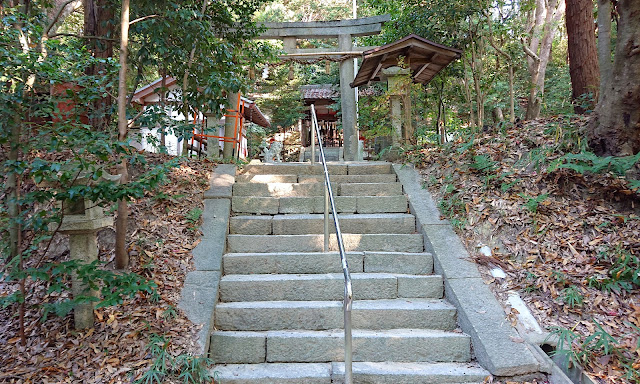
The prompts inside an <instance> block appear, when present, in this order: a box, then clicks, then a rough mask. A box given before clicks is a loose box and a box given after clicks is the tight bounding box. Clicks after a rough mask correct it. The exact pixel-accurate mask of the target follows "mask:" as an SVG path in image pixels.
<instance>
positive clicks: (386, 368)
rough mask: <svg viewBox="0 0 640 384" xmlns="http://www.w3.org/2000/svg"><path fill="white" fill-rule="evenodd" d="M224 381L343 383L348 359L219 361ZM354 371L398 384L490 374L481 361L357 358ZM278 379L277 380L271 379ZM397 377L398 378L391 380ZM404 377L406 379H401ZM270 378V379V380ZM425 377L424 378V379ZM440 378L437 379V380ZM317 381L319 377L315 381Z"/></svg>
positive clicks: (461, 379) (478, 379)
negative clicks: (345, 364)
mask: <svg viewBox="0 0 640 384" xmlns="http://www.w3.org/2000/svg"><path fill="white" fill-rule="evenodd" d="M210 372H211V373H212V374H213V373H214V372H215V373H216V374H217V376H218V377H219V378H220V379H221V380H222V382H224V383H233V380H242V382H243V383H246V382H247V380H256V381H255V383H256V384H257V383H261V384H265V383H266V384H275V383H286V384H294V383H295V384H299V383H302V382H304V383H310V381H300V380H303V379H309V380H313V379H316V380H318V381H317V383H326V384H329V383H333V384H338V383H343V382H344V363H341V362H331V363H260V364H226V365H216V366H214V367H213V368H212V369H211V371H210ZM352 372H353V374H354V376H355V378H356V379H357V378H358V377H360V376H364V375H368V376H369V377H370V376H372V375H375V376H383V375H384V376H389V377H390V378H389V379H388V380H387V381H385V382H387V383H389V382H394V383H397V384H409V383H411V384H417V383H420V382H423V381H415V380H413V381H411V380H410V377H411V378H420V377H422V378H426V377H429V378H430V379H429V381H428V382H432V383H435V382H437V383H442V384H448V383H482V382H485V379H488V378H489V377H490V374H489V372H487V371H486V370H485V369H484V368H482V367H480V366H479V365H478V364H477V363H402V362H382V363H377V362H354V363H353V365H352ZM271 379H273V380H277V381H271ZM393 379H396V380H394V381H391V380H393ZM398 379H403V381H398ZM266 380H269V381H266ZM423 380H424V379H423ZM435 380H437V381H435ZM313 383H316V381H313Z"/></svg>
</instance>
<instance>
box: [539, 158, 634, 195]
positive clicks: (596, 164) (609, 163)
mask: <svg viewBox="0 0 640 384" xmlns="http://www.w3.org/2000/svg"><path fill="white" fill-rule="evenodd" d="M638 160H640V153H638V154H637V155H634V156H623V157H614V156H607V157H600V156H598V155H596V154H595V153H593V152H589V151H583V152H580V153H568V154H566V155H564V156H562V157H561V158H559V159H558V160H556V161H555V162H554V163H553V165H552V167H551V170H556V169H560V168H565V169H571V170H573V171H575V172H577V173H580V174H585V173H594V174H598V173H602V172H606V171H611V172H613V173H615V174H616V175H618V176H623V175H624V174H625V172H627V171H628V170H629V169H631V168H632V167H633V166H634V165H635V164H636V163H637V162H638ZM635 185H636V187H637V186H640V183H638V182H636V183H635ZM632 188H633V187H632Z"/></svg>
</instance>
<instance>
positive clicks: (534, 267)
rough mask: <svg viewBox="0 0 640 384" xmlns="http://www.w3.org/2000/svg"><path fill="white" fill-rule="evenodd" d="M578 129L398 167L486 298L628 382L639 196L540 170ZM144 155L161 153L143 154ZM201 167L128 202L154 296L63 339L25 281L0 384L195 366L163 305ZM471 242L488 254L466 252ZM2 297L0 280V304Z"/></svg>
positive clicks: (421, 154)
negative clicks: (450, 230) (516, 298)
mask: <svg viewBox="0 0 640 384" xmlns="http://www.w3.org/2000/svg"><path fill="white" fill-rule="evenodd" d="M584 123H585V120H583V119H580V118H560V117H558V118H554V119H546V120H538V121H534V122H529V123H526V124H524V125H517V126H515V127H513V128H505V129H502V130H495V131H491V132H482V133H478V134H475V135H469V136H465V137H461V138H459V139H458V140H457V141H456V142H454V143H451V144H447V145H445V146H442V147H440V146H431V147H424V148H421V149H419V150H414V151H411V152H408V153H407V156H408V158H407V161H411V162H414V163H416V165H417V166H418V167H419V168H420V169H421V172H422V173H423V175H424V180H425V184H426V185H427V186H428V187H429V189H430V190H431V192H432V193H433V194H434V197H435V198H436V199H437V200H438V201H439V202H440V209H441V212H442V213H443V216H445V217H447V218H448V219H449V220H450V221H451V222H452V224H453V225H454V226H455V227H456V229H457V230H458V232H459V234H460V235H461V237H462V238H463V239H464V240H465V241H466V243H467V247H468V249H469V250H470V254H472V255H473V257H474V258H475V260H476V261H477V262H478V263H479V264H481V265H482V266H484V267H483V270H484V272H488V268H486V267H493V266H499V267H500V268H502V269H503V270H504V271H505V272H506V278H504V279H501V278H493V277H491V275H489V274H488V273H487V274H486V278H487V280H488V281H489V282H490V284H491V287H492V288H493V290H494V292H495V293H496V295H497V296H498V297H499V298H501V299H506V295H507V292H508V291H509V290H515V291H518V292H519V293H520V295H521V296H522V297H523V299H524V300H525V301H526V302H527V303H528V304H529V308H530V309H531V310H532V311H533V313H534V315H535V316H536V318H537V319H538V321H539V322H540V324H541V325H542V326H543V327H546V328H547V329H552V328H553V327H558V329H565V331H563V332H564V333H563V335H564V336H568V337H569V338H570V339H571V340H570V344H571V345H572V347H573V351H574V352H573V356H574V358H575V359H576V360H577V361H578V362H580V363H581V365H583V366H584V367H585V369H586V370H587V372H589V374H590V375H591V376H592V377H596V378H599V379H600V380H601V382H603V383H622V382H638V380H639V375H638V369H640V359H639V356H640V350H639V349H638V340H639V334H640V328H639V327H640V303H638V292H639V291H638V283H639V282H640V262H639V259H638V253H639V252H640V217H639V212H638V210H639V209H640V197H639V196H638V195H637V194H636V193H635V192H634V191H632V190H631V189H630V187H629V184H628V182H627V180H626V179H625V178H624V177H621V176H618V175H616V174H614V173H613V172H611V171H610V170H609V169H608V168H606V167H605V168H602V167H600V168H602V169H599V170H598V171H599V173H595V174H594V173H588V172H583V173H578V172H576V171H574V170H569V169H564V168H558V169H555V170H554V169H553V167H552V163H553V162H554V161H556V160H558V159H559V158H561V156H563V155H564V154H565V153H569V152H578V147H579V145H577V144H576V143H577V142H578V139H577V138H578V137H579V131H580V129H581V127H582V126H583V125H584ZM147 160H148V161H149V163H152V164H159V163H163V162H166V161H167V160H168V158H167V157H166V156H163V155H154V154H149V155H147ZM214 167H215V164H214V163H211V162H208V161H206V160H204V161H198V160H190V161H188V162H182V163H180V166H179V167H177V168H174V169H172V170H171V171H170V172H169V173H168V175H167V177H168V182H167V183H165V184H163V185H162V186H160V187H158V189H157V190H155V191H153V192H147V193H146V194H145V197H144V198H141V199H139V200H137V201H134V202H132V203H131V204H130V208H131V216H130V220H129V231H128V232H129V236H130V237H129V239H130V242H129V244H130V246H129V252H130V255H131V259H132V265H131V270H132V271H133V272H136V273H138V274H140V275H141V276H144V277H146V278H148V279H151V280H153V281H154V282H155V283H156V285H157V286H158V288H157V291H156V292H157V294H156V295H153V296H150V295H148V294H138V295H137V296H136V297H134V298H133V299H131V300H127V301H125V303H123V304H122V305H118V306H114V307H108V308H101V309H98V310H96V312H95V313H96V325H95V328H93V329H90V330H88V331H75V330H74V329H73V317H72V315H67V316H65V317H62V318H60V317H55V316H50V317H49V318H48V319H47V320H46V321H44V322H41V321H40V317H41V311H40V310H39V309H38V307H37V305H36V304H38V303H41V302H43V301H44V302H51V301H54V300H60V299H63V298H64V296H62V297H60V296H54V295H47V294H46V291H45V287H32V288H34V289H33V291H34V292H35V293H34V295H32V297H28V299H27V303H28V308H29V310H28V311H27V313H26V325H27V327H26V329H27V340H28V342H27V345H26V346H22V345H21V343H20V338H19V337H18V325H17V324H18V321H17V317H16V316H14V314H15V313H16V308H13V307H7V308H4V309H3V310H2V311H0V325H1V326H0V367H2V369H0V383H87V384H88V383H133V382H135V381H136V380H140V382H142V380H143V379H145V378H146V379H149V380H148V381H147V382H164V383H173V382H176V383H177V382H184V378H185V376H184V375H186V374H195V373H197V372H198V369H197V366H198V361H197V360H194V359H193V358H190V357H189V356H191V355H192V354H193V353H194V352H195V351H196V350H197V348H196V346H195V345H194V343H195V340H196V338H195V332H196V331H197V327H196V326H195V325H193V324H192V323H191V322H190V321H189V320H187V319H186V317H185V316H184V315H183V314H182V312H181V311H180V310H178V309H177V303H178V301H179V297H180V291H181V288H182V285H183V282H184V277H185V276H186V273H187V271H189V270H191V269H192V268H193V264H192V255H191V250H192V249H193V248H194V247H195V246H196V245H197V244H198V242H199V237H200V233H199V231H198V229H197V228H198V226H199V225H200V214H201V212H202V207H203V200H202V193H203V191H204V190H205V189H206V188H208V179H209V173H210V171H211V170H212V169H213V168H214ZM113 243H114V234H113V230H111V229H108V230H104V231H102V232H101V233H100V234H99V244H100V248H101V252H100V259H101V260H102V261H105V262H107V263H108V264H107V267H112V265H111V264H112V262H113V257H114V255H113V251H112V249H113V245H114V244H113ZM479 245H487V246H489V247H490V248H491V249H492V255H491V256H484V255H482V254H480V253H479V252H478V249H479V247H478V246H479ZM51 253H52V255H51V257H52V258H56V257H62V258H64V257H65V253H68V244H66V243H65V240H64V239H61V241H60V242H59V243H57V244H55V247H53V249H52V252H51ZM3 267H4V266H3V265H0V268H3ZM15 289H16V287H14V286H11V285H9V284H6V283H2V282H0V296H4V295H8V294H9V293H10V292H12V291H14V290H15ZM504 302H506V300H504ZM163 365H164V366H163ZM181 374H182V375H183V376H182V377H180V378H179V376H180V375H181ZM145 375H146V376H145ZM153 375H155V377H156V378H157V379H158V380H157V381H153V380H152V379H153V377H152V376H153ZM625 377H626V378H625Z"/></svg>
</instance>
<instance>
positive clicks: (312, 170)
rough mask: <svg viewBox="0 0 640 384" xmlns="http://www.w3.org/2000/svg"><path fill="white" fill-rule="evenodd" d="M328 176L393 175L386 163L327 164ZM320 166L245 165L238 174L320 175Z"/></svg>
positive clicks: (307, 164) (308, 164) (389, 165)
mask: <svg viewBox="0 0 640 384" xmlns="http://www.w3.org/2000/svg"><path fill="white" fill-rule="evenodd" d="M327 169H328V171H329V175H370V174H379V173H393V169H392V168H391V163H387V162H373V161H367V162H329V163H328V164H327ZM322 173H323V168H322V165H321V164H310V163H278V164H275V163H270V164H248V165H245V166H244V167H243V169H242V172H240V174H245V175H321V174H322Z"/></svg>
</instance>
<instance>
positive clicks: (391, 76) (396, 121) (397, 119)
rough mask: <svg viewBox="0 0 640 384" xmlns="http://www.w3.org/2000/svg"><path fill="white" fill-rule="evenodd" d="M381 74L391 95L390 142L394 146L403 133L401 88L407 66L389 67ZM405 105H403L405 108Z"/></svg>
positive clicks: (407, 71) (402, 91)
mask: <svg viewBox="0 0 640 384" xmlns="http://www.w3.org/2000/svg"><path fill="white" fill-rule="evenodd" d="M382 74H383V76H385V77H386V78H387V85H388V88H389V94H390V95H391V126H392V127H393V136H392V137H391V143H392V145H393V146H396V145H398V144H400V143H401V142H402V139H403V137H404V135H403V134H402V121H403V120H404V119H403V114H402V99H403V96H404V93H405V90H404V89H403V83H402V80H403V79H402V76H403V75H408V74H409V69H408V68H400V67H390V68H387V69H383V70H382ZM406 107H407V106H405V108H406Z"/></svg>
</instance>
